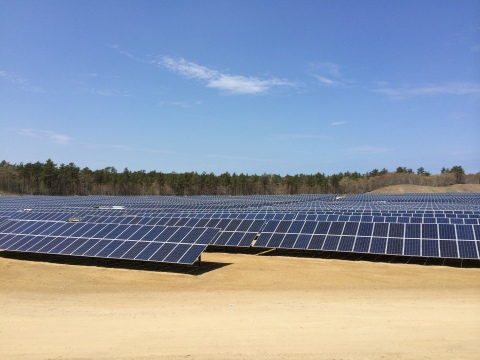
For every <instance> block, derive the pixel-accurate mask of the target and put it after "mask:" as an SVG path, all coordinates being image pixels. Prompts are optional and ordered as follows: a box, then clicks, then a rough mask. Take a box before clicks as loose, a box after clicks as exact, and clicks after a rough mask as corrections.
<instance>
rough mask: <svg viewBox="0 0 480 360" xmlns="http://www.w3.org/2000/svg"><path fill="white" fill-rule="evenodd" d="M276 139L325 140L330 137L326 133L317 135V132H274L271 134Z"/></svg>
mask: <svg viewBox="0 0 480 360" xmlns="http://www.w3.org/2000/svg"><path fill="white" fill-rule="evenodd" d="M271 137H272V138H273V139H274V140H306V139H313V140H325V139H329V136H326V135H315V134H274V135H272V136H271Z"/></svg>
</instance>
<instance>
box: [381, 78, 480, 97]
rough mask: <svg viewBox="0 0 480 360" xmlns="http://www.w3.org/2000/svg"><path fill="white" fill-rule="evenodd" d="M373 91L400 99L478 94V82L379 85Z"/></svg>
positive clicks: (479, 88) (479, 85)
mask: <svg viewBox="0 0 480 360" xmlns="http://www.w3.org/2000/svg"><path fill="white" fill-rule="evenodd" d="M373 91H374V92H377V93H380V94H384V95H387V96H388V97H390V98H391V99H394V100H400V99H404V98H407V97H414V96H436V95H476V96H480V84H478V83H462V82H457V83H449V84H444V85H428V86H403V87H381V88H379V89H375V90H373Z"/></svg>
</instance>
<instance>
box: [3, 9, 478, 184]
mask: <svg viewBox="0 0 480 360" xmlns="http://www.w3.org/2000/svg"><path fill="white" fill-rule="evenodd" d="M48 158H51V159H52V160H53V161H54V162H55V163H57V164H61V163H70V162H74V163H75V164H76V165H78V166H80V167H85V166H88V167H90V168H91V169H100V168H104V167H107V166H114V167H115V168H117V170H119V171H123V169H124V168H125V167H128V168H129V169H130V170H146V171H147V172H148V171H151V170H157V171H161V172H172V171H175V172H186V171H197V172H203V171H206V172H214V173H216V174H220V173H223V172H225V171H228V172H230V173H233V172H236V173H241V172H243V173H249V174H253V173H257V174H263V173H270V174H273V173H275V174H281V175H285V174H299V173H304V174H311V173H317V172H322V173H325V174H327V175H330V174H333V173H338V172H345V171H352V172H353V171H358V172H360V173H364V172H367V171H370V170H372V169H374V168H378V169H381V168H384V167H385V168H387V169H388V170H390V171H394V170H395V169H396V168H397V167H398V166H406V167H408V168H412V169H414V170H416V169H417V168H418V167H421V166H422V167H424V168H425V169H426V170H427V171H430V172H431V173H439V172H440V169H441V168H442V167H452V166H455V165H461V166H463V168H464V169H465V170H466V171H467V172H468V173H476V172H478V171H480V2H479V1H477V0H474V1H463V0H455V1H438V0H437V1H428V0H425V1H409V0H403V1H338V0H335V1H334V0H332V1H321V0H318V1H313V0H312V1H280V0H278V1H265V0H264V1H141V0H140V1H108V0H103V1H88V0H87V1H18V0H14V1H10V0H8V1H4V0H0V160H1V159H5V160H7V161H8V162H11V163H20V162H35V161H45V160H46V159H48Z"/></svg>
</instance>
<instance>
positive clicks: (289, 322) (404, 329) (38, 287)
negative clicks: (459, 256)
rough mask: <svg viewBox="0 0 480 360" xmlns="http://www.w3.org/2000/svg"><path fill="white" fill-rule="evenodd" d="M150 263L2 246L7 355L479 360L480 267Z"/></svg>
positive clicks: (231, 260) (210, 258)
mask: <svg viewBox="0 0 480 360" xmlns="http://www.w3.org/2000/svg"><path fill="white" fill-rule="evenodd" d="M203 261H204V264H203V267H202V269H204V270H203V271H195V270H194V271H190V270H189V269H191V268H188V269H187V270H186V271H184V272H182V271H180V272H178V271H176V272H171V271H142V270H131V269H122V268H108V267H96V266H82V265H70V264H59V263H47V262H41V261H29V260H19V259H12V258H8V257H5V256H2V255H1V253H0V306H1V312H0V359H63V360H65V359H104V360H107V359H108V360H113V359H120V360H126V359H140V360H159V359H162V360H163V359H173V360H179V359H200V360H207V359H213V360H220V359H222V360H223V359H232V360H239V359H308V360H310V359H311V360H313V359H337V360H339V359H449V360H450V359H478V358H479V357H478V354H479V352H480V342H479V341H478V339H480V269H477V268H463V269H462V268H453V267H438V266H420V265H411V264H388V263H375V262H363V261H341V260H329V259H318V258H294V257H281V256H259V255H250V254H224V253H205V254H204V255H203Z"/></svg>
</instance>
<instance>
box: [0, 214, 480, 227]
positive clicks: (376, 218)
mask: <svg viewBox="0 0 480 360" xmlns="http://www.w3.org/2000/svg"><path fill="white" fill-rule="evenodd" d="M1 215H4V216H8V217H9V218H11V219H28V220H63V219H68V218H69V217H76V218H80V219H82V220H83V221H95V222H99V221H100V222H102V221H104V219H116V218H125V217H138V216H142V217H149V218H150V217H153V218H171V217H174V218H179V217H186V218H207V219H213V218H225V219H235V218H236V219H263V220H312V221H361V222H401V223H424V222H426V223H445V224H449V223H450V224H479V223H480V214H445V213H440V214H419V213H415V214H388V216H387V214H383V215H354V214H321V213H320V214H318V213H317V214H302V213H277V214H274V213H261V214H259V213H250V214H249V213H212V214H205V213H199V214H192V213H180V214H175V213H164V214H131V215H129V214H124V213H121V212H117V213H116V214H114V215H112V214H109V213H104V212H101V211H96V212H91V211H90V212H83V213H82V212H77V213H74V212H64V213H59V212H36V211H35V212H30V211H26V212H0V216H1ZM99 219H100V220H99ZM114 221H118V220H114Z"/></svg>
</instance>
